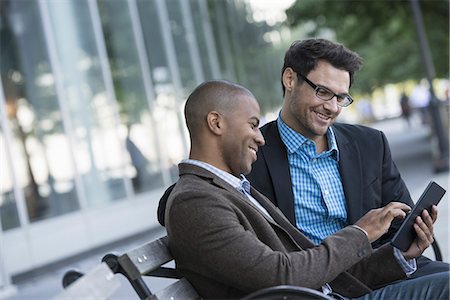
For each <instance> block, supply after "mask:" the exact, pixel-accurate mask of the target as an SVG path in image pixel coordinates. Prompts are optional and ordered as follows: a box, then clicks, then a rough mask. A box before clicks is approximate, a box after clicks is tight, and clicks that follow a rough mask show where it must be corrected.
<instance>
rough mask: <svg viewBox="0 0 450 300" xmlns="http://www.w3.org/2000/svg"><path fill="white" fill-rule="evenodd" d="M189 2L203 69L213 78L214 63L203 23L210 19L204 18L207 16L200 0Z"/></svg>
mask: <svg viewBox="0 0 450 300" xmlns="http://www.w3.org/2000/svg"><path fill="white" fill-rule="evenodd" d="M189 3H190V7H191V11H192V21H193V22H194V31H195V34H196V38H197V42H198V51H199V52H200V56H201V57H202V58H203V59H202V61H201V65H202V70H203V73H204V75H205V78H206V79H212V78H213V77H214V76H213V74H212V69H211V68H212V65H211V63H210V61H209V59H208V58H209V57H210V55H211V54H210V53H208V48H207V41H206V32H205V28H204V24H203V23H204V22H209V20H204V19H205V18H206V17H207V16H204V15H203V14H202V10H201V8H200V2H199V1H198V0H190V1H189ZM216 79H217V78H216Z"/></svg>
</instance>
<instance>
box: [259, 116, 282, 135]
mask: <svg viewBox="0 0 450 300" xmlns="http://www.w3.org/2000/svg"><path fill="white" fill-rule="evenodd" d="M260 130H261V133H262V134H263V135H264V136H266V135H273V134H274V133H278V125H277V120H274V121H270V122H268V123H266V124H264V125H263V126H261V128H260Z"/></svg>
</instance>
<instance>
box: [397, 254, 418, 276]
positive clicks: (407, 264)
mask: <svg viewBox="0 0 450 300" xmlns="http://www.w3.org/2000/svg"><path fill="white" fill-rule="evenodd" d="M394 256H395V258H396V259H397V262H398V263H399V264H400V266H401V267H402V269H403V271H404V272H405V274H406V276H407V277H409V276H411V274H412V273H414V272H415V271H416V270H417V263H416V259H415V258H413V259H410V260H406V259H405V257H403V255H402V252H401V251H400V250H399V249H397V248H395V247H394Z"/></svg>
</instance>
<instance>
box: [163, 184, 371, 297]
mask: <svg viewBox="0 0 450 300" xmlns="http://www.w3.org/2000/svg"><path fill="white" fill-rule="evenodd" d="M200 189H201V187H197V191H196V192H187V191H183V192H182V193H181V192H175V193H174V194H173V195H172V196H173V199H170V200H169V205H170V208H169V210H168V219H167V220H166V226H167V231H168V236H169V243H170V247H171V250H172V252H173V254H174V257H175V259H176V262H177V267H178V268H179V269H180V270H181V271H182V272H183V271H186V270H188V272H193V273H195V274H197V275H200V276H202V277H206V278H209V279H213V280H217V281H219V282H221V283H222V284H226V285H228V286H232V287H234V288H237V289H240V290H242V291H246V292H251V291H254V290H257V289H261V288H264V287H269V286H274V285H284V284H291V285H300V286H304V287H310V288H314V289H319V288H320V287H321V286H322V285H324V284H325V283H328V282H331V281H332V280H333V279H334V278H336V277H337V276H338V275H339V274H340V273H342V272H343V271H345V270H347V269H349V268H351V267H352V266H353V265H355V264H356V263H358V262H360V261H361V260H362V259H363V258H364V257H368V256H370V255H371V253H372V248H371V246H370V244H369V242H368V240H367V237H366V236H365V234H364V233H363V232H362V231H360V230H358V229H356V228H353V227H347V228H345V229H343V230H341V231H339V232H338V233H336V234H334V235H333V236H330V237H328V238H327V239H326V240H325V241H324V242H323V243H322V244H320V245H319V246H316V247H314V248H311V249H307V250H301V251H298V247H294V244H293V242H292V240H289V241H288V239H289V237H288V236H287V233H286V232H283V230H282V229H281V228H278V227H277V226H275V227H274V226H273V224H272V225H271V224H269V223H268V222H267V221H266V220H265V219H263V217H261V221H260V224H259V225H258V226H259V227H258V229H257V230H255V229H254V228H255V227H254V226H253V225H254V223H252V225H251V224H250V223H249V221H248V219H247V216H246V215H244V214H243V213H242V211H240V210H239V209H238V208H237V207H236V206H233V205H232V204H231V203H230V201H229V199H226V198H225V197H223V195H220V194H214V195H212V194H211V193H207V192H202V191H201V190H200ZM170 201H172V202H170ZM252 222H254V221H252ZM256 222H259V221H258V220H257V221H256ZM293 249H295V251H294V250H293Z"/></svg>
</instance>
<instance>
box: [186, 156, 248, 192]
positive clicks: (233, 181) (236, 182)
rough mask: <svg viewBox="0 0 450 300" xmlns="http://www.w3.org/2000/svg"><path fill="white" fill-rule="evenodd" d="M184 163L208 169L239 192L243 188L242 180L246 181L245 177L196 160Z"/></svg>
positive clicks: (188, 160) (187, 160)
mask: <svg viewBox="0 0 450 300" xmlns="http://www.w3.org/2000/svg"><path fill="white" fill-rule="evenodd" d="M182 163H186V164H191V165H196V166H198V167H201V168H203V169H206V170H208V171H210V172H211V173H213V174H214V175H216V176H218V177H220V178H221V179H223V180H224V181H225V182H227V183H228V184H230V185H231V186H232V187H234V188H236V189H237V190H240V188H241V180H243V179H245V177H244V175H242V174H241V178H238V177H236V176H234V175H232V174H230V173H228V172H225V171H223V170H221V169H219V168H216V167H214V166H213V165H210V164H208V163H206V162H204V161H200V160H196V159H185V160H183V161H182Z"/></svg>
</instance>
